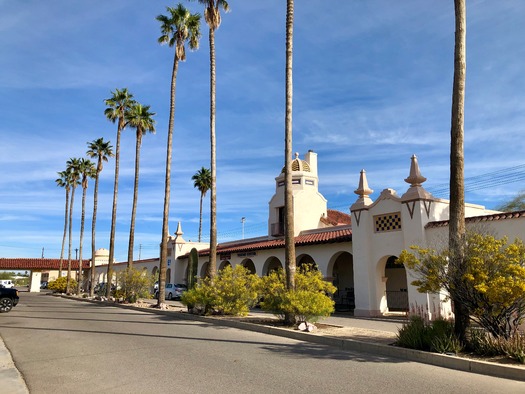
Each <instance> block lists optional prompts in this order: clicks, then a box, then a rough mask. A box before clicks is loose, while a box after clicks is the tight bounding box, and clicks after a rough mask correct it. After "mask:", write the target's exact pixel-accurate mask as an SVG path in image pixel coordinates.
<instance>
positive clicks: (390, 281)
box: [385, 256, 409, 312]
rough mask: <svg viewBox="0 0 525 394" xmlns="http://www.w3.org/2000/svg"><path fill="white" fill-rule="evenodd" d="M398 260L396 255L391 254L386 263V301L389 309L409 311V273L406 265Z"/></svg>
mask: <svg viewBox="0 0 525 394" xmlns="http://www.w3.org/2000/svg"><path fill="white" fill-rule="evenodd" d="M396 261H397V257H396V256H390V257H389V258H388V259H387V261H386V264H385V278H386V290H385V293H386V303H387V307H388V310H389V311H392V312H408V309H409V306H408V285H407V274H406V270H405V266H404V265H403V264H397V263H396Z"/></svg>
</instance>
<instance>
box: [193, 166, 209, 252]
mask: <svg viewBox="0 0 525 394" xmlns="http://www.w3.org/2000/svg"><path fill="white" fill-rule="evenodd" d="M191 180H192V181H193V187H195V188H197V189H198V190H199V191H200V192H201V200H200V210H199V242H200V241H201V235H202V200H203V199H204V197H206V193H207V192H208V190H210V187H211V172H210V170H209V169H208V168H204V167H202V168H201V169H200V170H199V171H197V172H196V173H195V175H193V176H192V177H191Z"/></svg>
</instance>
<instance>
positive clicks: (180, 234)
mask: <svg viewBox="0 0 525 394" xmlns="http://www.w3.org/2000/svg"><path fill="white" fill-rule="evenodd" d="M182 234H184V233H183V232H182V226H181V224H180V222H179V223H178V224H177V231H175V235H176V236H177V237H180V236H182Z"/></svg>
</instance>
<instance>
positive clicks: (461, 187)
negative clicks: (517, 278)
mask: <svg viewBox="0 0 525 394" xmlns="http://www.w3.org/2000/svg"><path fill="white" fill-rule="evenodd" d="M454 7H455V18H456V32H455V46H454V83H453V84H454V85H453V92H452V125H451V132H450V220H449V250H450V267H451V268H452V272H453V275H454V277H453V281H454V285H455V286H454V288H455V289H457V290H458V293H461V291H462V290H461V289H462V288H463V275H464V272H465V261H464V258H465V251H464V245H465V184H464V147H463V142H464V108H465V79H466V69H467V67H466V4H465V0H454ZM451 297H452V300H453V302H454V312H455V332H456V335H457V336H458V338H459V339H460V341H462V342H464V340H465V333H466V329H467V327H468V323H469V311H468V309H467V308H466V307H465V306H464V304H463V303H462V302H461V299H460V297H458V294H456V291H454V292H453V294H451Z"/></svg>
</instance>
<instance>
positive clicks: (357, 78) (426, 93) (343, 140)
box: [0, 0, 525, 261]
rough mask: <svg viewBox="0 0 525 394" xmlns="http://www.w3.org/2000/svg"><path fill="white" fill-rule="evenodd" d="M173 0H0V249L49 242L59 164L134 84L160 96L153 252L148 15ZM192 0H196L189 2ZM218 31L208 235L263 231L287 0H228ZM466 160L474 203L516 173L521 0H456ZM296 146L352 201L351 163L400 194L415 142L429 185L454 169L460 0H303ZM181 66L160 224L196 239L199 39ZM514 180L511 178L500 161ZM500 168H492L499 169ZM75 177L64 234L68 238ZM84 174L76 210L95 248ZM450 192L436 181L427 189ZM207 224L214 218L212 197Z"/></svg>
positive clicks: (521, 90) (103, 128)
mask: <svg viewBox="0 0 525 394" xmlns="http://www.w3.org/2000/svg"><path fill="white" fill-rule="evenodd" d="M394 3H395V4H394ZM176 4H177V3H176V2H168V1H158V0H156V1H151V0H150V1H144V0H141V1H139V0H111V1H108V0H90V1H71V0H48V1H45V2H42V1H37V0H25V1H15V0H0V9H1V10H2V12H1V13H0V92H1V93H0V108H1V110H0V111H1V120H2V121H1V122H0V135H1V137H2V143H1V145H0V257H40V256H41V253H42V248H44V250H45V257H50V258H51V257H55V258H57V257H59V255H60V247H61V241H62V232H63V224H64V202H65V193H64V190H63V189H61V188H58V187H57V186H56V185H55V179H56V178H57V172H58V171H62V170H63V169H65V163H66V161H67V160H68V159H69V158H71V157H85V152H86V148H87V142H89V141H93V140H95V139H97V138H99V137H104V139H106V140H110V141H112V143H113V144H114V142H115V135H116V127H115V125H114V124H112V123H110V122H108V121H107V120H106V119H105V117H104V115H103V111H104V108H105V107H104V99H105V98H108V97H110V95H111V93H110V92H111V91H112V90H114V89H115V88H123V87H127V88H128V89H129V90H130V91H131V92H132V93H133V94H134V95H135V98H136V99H137V100H138V101H140V102H141V103H143V104H148V105H151V110H152V111H154V112H156V114H157V115H156V117H155V118H156V121H157V125H156V127H157V133H156V134H155V135H146V136H145V137H144V140H143V145H142V151H141V169H140V191H139V197H138V198H139V200H138V211H137V223H136V233H135V244H136V249H135V258H138V257H139V248H140V245H142V247H141V249H140V257H141V258H148V257H156V256H158V244H159V242H160V234H161V226H162V209H163V193H164V184H163V182H164V168H165V145H166V133H167V122H168V115H169V87H170V76H171V74H170V72H171V67H172V60H173V51H172V49H171V48H169V47H167V46H160V45H158V44H157V38H158V36H159V35H160V29H159V23H158V22H157V21H156V20H155V17H156V16H157V15H159V14H161V13H165V7H166V6H167V5H170V6H175V5H176ZM184 4H185V5H186V6H187V7H188V8H190V9H192V10H193V11H194V12H197V11H198V12H200V13H202V9H201V6H200V5H199V4H198V3H197V2H184ZM230 7H231V12H230V13H228V14H223V18H222V21H223V22H222V25H221V27H220V28H219V30H218V31H217V32H216V56H217V141H218V147H217V157H218V161H217V176H218V178H217V190H218V196H217V206H218V211H219V213H218V231H219V240H226V239H236V238H240V237H241V228H242V227H241V217H246V223H245V234H246V236H247V237H249V236H256V235H262V234H264V233H265V232H266V225H267V224H266V222H267V217H268V202H269V200H270V198H271V197H272V195H273V192H274V189H275V181H274V178H275V177H276V176H277V175H278V174H279V172H280V170H281V168H282V165H283V162H284V157H283V154H284V55H285V47H284V44H285V38H284V29H285V11H286V5H285V2H284V1H277V0H270V1H264V2H261V1H246V0H245V1H238V0H231V1H230ZM467 7H468V8H467V13H468V26H467V87H466V92H467V93H466V108H465V117H466V122H465V176H466V177H467V179H468V178H472V177H476V176H479V175H483V174H487V173H495V172H498V171H500V172H499V173H497V174H493V175H491V176H490V177H489V179H490V180H491V181H490V182H489V184H488V186H487V187H484V188H482V189H479V188H478V189H475V190H472V191H469V192H468V193H467V196H466V199H467V201H469V202H473V203H479V204H482V205H485V206H487V207H488V208H493V207H495V206H496V205H498V204H499V203H501V202H504V201H507V200H509V199H511V198H512V197H513V196H515V195H516V194H517V193H518V192H519V191H521V190H523V189H525V186H524V184H523V183H524V182H523V180H520V179H523V178H520V176H521V175H520V174H521V173H523V171H524V170H523V167H520V166H524V164H525V159H524V155H523V151H524V148H525V139H524V138H523V135H525V73H524V70H525V31H524V30H525V28H524V27H523V26H524V25H523V20H525V2H523V1H521V0H514V1H512V0H508V1H503V2H495V1H489V0H486V1H483V0H469V1H468V4H467ZM295 12H296V14H295V31H294V38H295V39H294V110H293V111H294V112H293V121H294V126H293V128H294V144H293V145H294V151H297V152H299V153H300V154H301V156H302V155H304V153H305V152H306V151H307V150H308V149H313V150H314V151H315V152H317V153H318V155H319V176H320V186H319V187H320V191H321V193H322V194H323V195H324V196H325V197H326V198H327V199H328V205H329V207H330V208H335V209H339V210H342V211H345V212H348V207H349V206H350V205H351V204H352V203H353V202H354V201H355V200H356V198H357V196H356V195H355V194H354V193H353V191H354V190H355V189H356V188H357V184H358V180H359V171H360V170H361V169H365V170H366V171H367V176H368V181H369V184H370V187H371V188H372V189H374V190H375V193H374V195H372V198H375V197H377V195H378V193H379V192H380V191H381V190H383V189H385V188H393V189H395V190H397V191H398V193H399V194H402V193H404V192H405V191H406V189H407V187H408V185H407V184H406V183H404V181H403V179H404V178H406V177H407V176H408V171H409V166H410V157H411V155H412V154H416V155H417V156H418V159H419V163H420V166H421V171H422V173H423V175H424V176H426V177H427V178H428V180H427V182H426V183H425V185H424V186H425V187H427V189H428V190H429V191H432V189H435V190H439V189H440V188H442V187H443V185H446V184H447V182H448V172H449V144H450V138H449V134H450V108H451V90H452V75H453V51H454V7H453V1H452V0H450V1H435V0H404V1H399V2H392V1H390V0H369V1H341V0H309V1H296V4H295ZM202 33H203V38H202V39H201V42H200V44H201V45H200V49H199V50H198V51H196V52H190V53H188V59H187V61H186V62H185V63H183V64H181V65H180V67H179V74H178V80H177V103H176V115H175V132H174V133H175V134H174V153H173V164H172V199H171V208H170V231H171V233H173V232H174V231H175V230H176V225H177V222H178V221H181V222H182V226H183V231H184V237H185V239H186V240H188V239H190V240H196V239H197V233H198V218H199V193H198V191H197V190H196V189H194V188H193V183H192V181H191V176H192V175H193V174H194V173H195V172H196V171H197V170H198V169H199V168H201V167H202V166H208V167H209V46H208V29H207V26H206V25H205V23H203V24H202ZM134 144H135V133H134V131H133V130H126V131H125V132H124V133H123V138H122V147H121V171H120V187H119V200H118V222H117V249H116V258H117V260H119V261H123V260H124V259H125V258H126V255H127V242H128V234H129V218H130V213H131V201H132V191H133V165H134ZM512 171H518V175H517V179H518V180H517V181H514V182H511V183H509V182H508V177H507V178H505V177H506V176H507V175H506V174H508V173H509V172H512ZM113 174H114V160H111V161H110V162H109V163H107V164H106V165H105V167H104V170H103V172H102V174H101V185H100V197H99V207H98V219H97V240H96V241H97V248H100V247H105V248H108V246H109V228H110V222H111V200H112V187H113ZM500 177H502V178H500ZM80 190H81V189H78V190H77V193H76V198H75V200H76V205H75V211H74V214H75V218H74V234H73V248H78V244H79V227H80V207H81V205H80V202H81V200H80V196H81V192H80ZM92 193H93V183H91V184H90V188H89V190H88V198H87V204H86V206H87V209H86V218H87V220H86V229H85V231H86V236H85V238H84V257H89V254H90V245H91V240H90V234H91V212H92V205H93V200H92ZM436 196H437V197H442V198H448V195H447V193H446V192H445V193H443V192H441V193H439V194H436ZM204 205H205V211H204V219H205V221H204V234H205V236H208V235H209V226H208V223H209V220H208V215H209V208H208V207H209V199H208V198H207V199H206V201H205V204H204Z"/></svg>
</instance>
